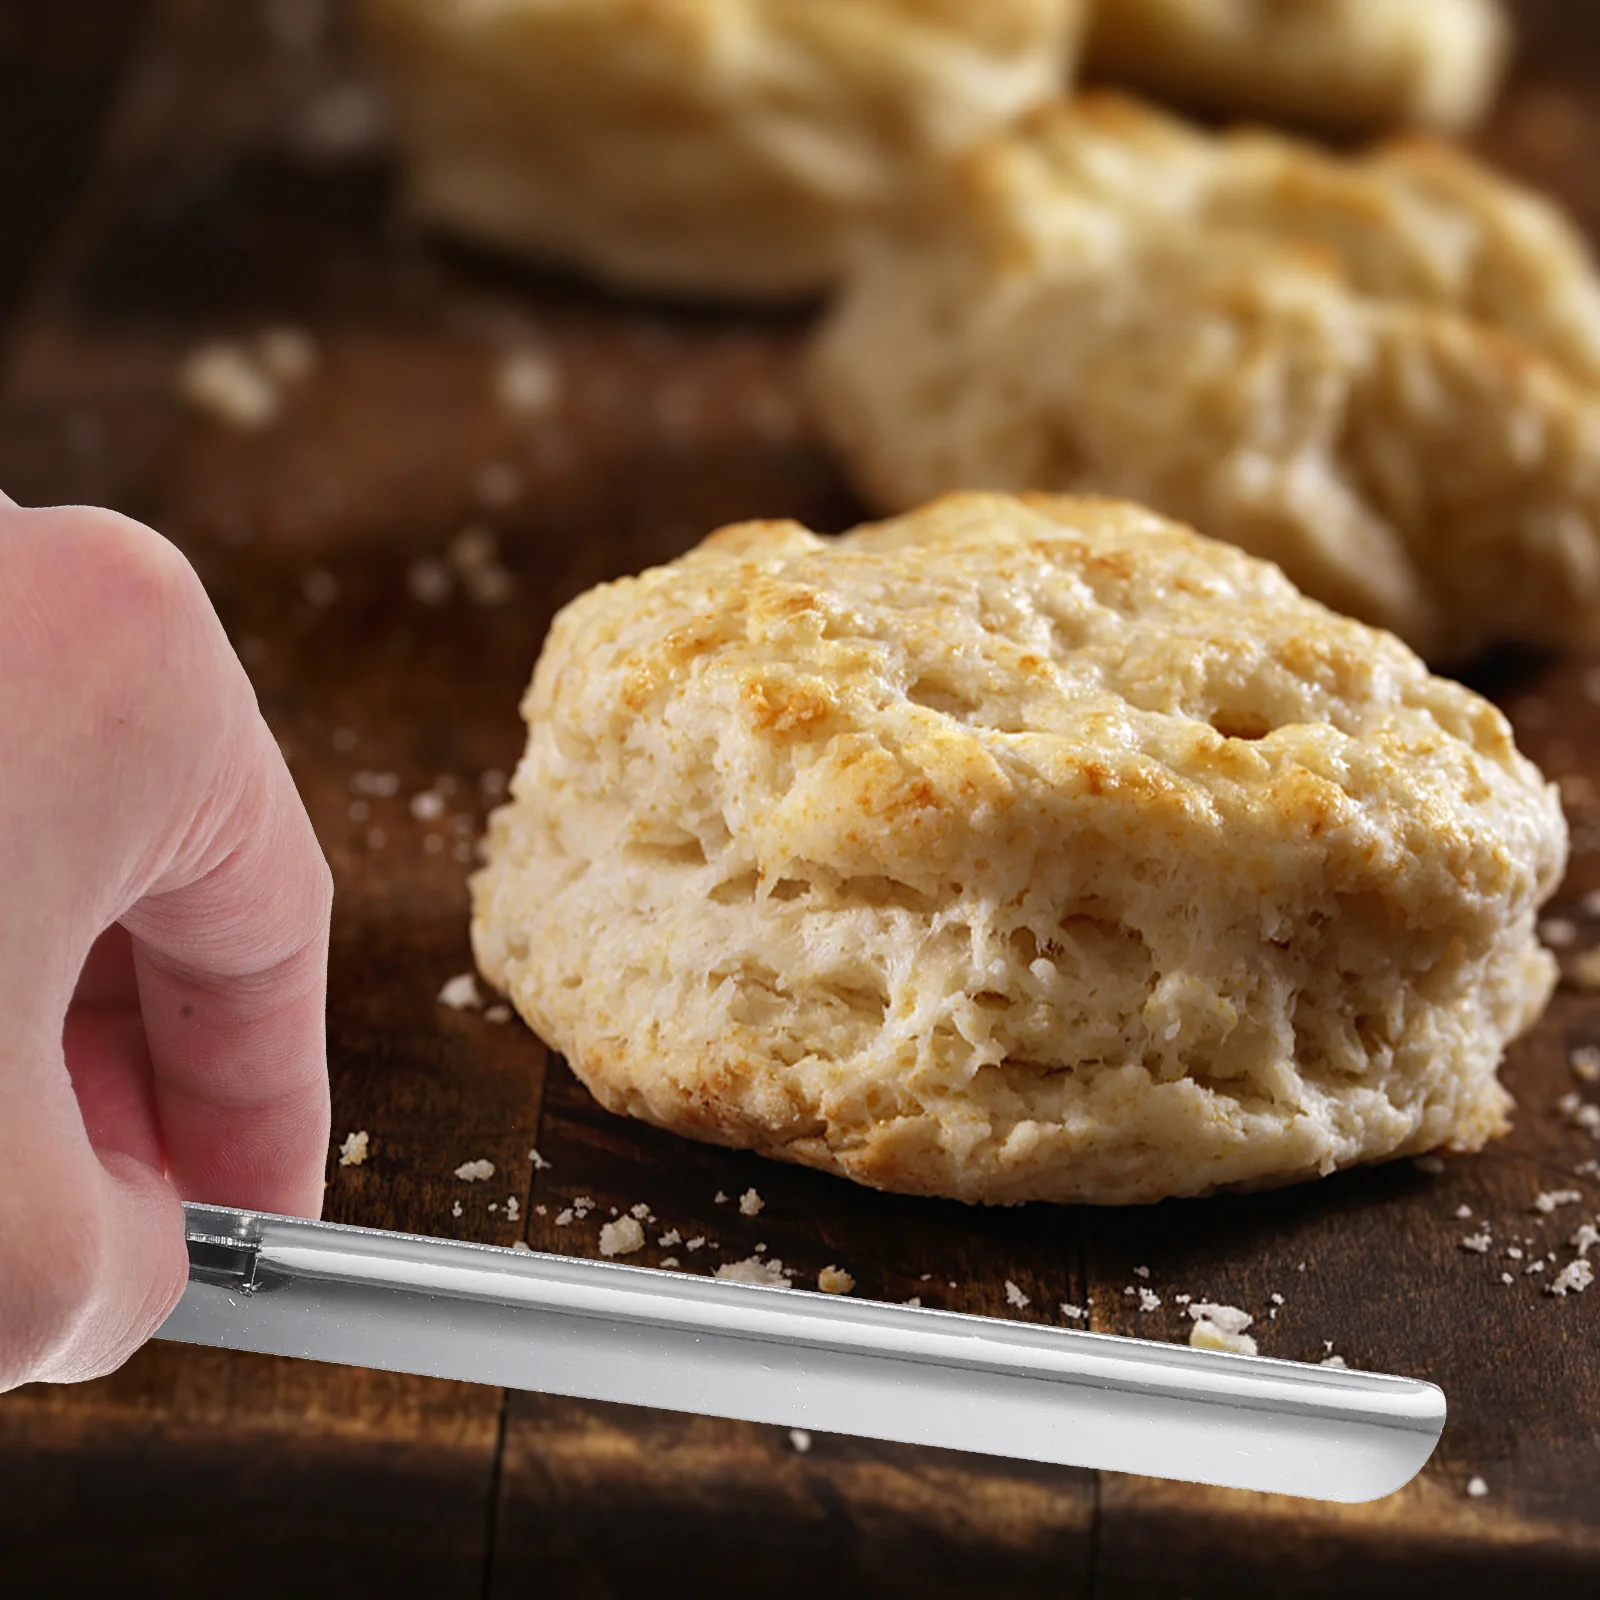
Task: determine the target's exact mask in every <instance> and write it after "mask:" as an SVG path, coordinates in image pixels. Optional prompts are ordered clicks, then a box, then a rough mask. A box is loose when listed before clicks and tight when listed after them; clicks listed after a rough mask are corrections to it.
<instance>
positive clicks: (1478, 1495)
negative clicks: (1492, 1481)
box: [1467, 1478, 1489, 1500]
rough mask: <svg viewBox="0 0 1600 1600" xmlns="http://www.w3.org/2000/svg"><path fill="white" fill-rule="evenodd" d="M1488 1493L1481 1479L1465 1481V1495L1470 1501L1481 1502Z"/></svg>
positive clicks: (1486, 1485)
mask: <svg viewBox="0 0 1600 1600" xmlns="http://www.w3.org/2000/svg"><path fill="white" fill-rule="evenodd" d="M1488 1492H1489V1485H1488V1484H1486V1483H1485V1482H1484V1481H1483V1479H1482V1478H1468V1479H1467V1493H1468V1495H1469V1496H1471V1498H1472V1499H1474V1500H1481V1499H1483V1497H1484V1496H1485V1495H1486V1494H1488Z"/></svg>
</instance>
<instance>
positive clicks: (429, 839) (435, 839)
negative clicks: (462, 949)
mask: <svg viewBox="0 0 1600 1600" xmlns="http://www.w3.org/2000/svg"><path fill="white" fill-rule="evenodd" d="M422 848H423V851H424V852H425V853H426V854H428V855H430V856H436V855H438V854H439V852H440V851H441V850H443V849H444V840H443V839H441V838H440V837H439V835H438V834H436V833H429V834H424V835H423V839H422ZM496 1009H498V1008H496ZM508 1020H509V1019H508Z"/></svg>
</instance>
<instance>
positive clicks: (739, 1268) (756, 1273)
mask: <svg viewBox="0 0 1600 1600" xmlns="http://www.w3.org/2000/svg"><path fill="white" fill-rule="evenodd" d="M712 1276H713V1277H717V1278H726V1279H728V1280H730V1281H731V1282H733V1283H765V1284H770V1285H771V1286H772V1287H774V1288H778V1289H784V1288H787V1287H788V1283H789V1280H788V1278H787V1277H785V1276H784V1271H783V1263H782V1262H781V1261H779V1260H778V1259H777V1258H776V1257H774V1258H773V1259H772V1260H771V1261H763V1260H762V1259H761V1257H760V1256H746V1257H745V1258H744V1260H743V1261H724V1262H723V1263H722V1265H721V1266H720V1267H718V1268H717V1270H716V1272H715V1273H713V1274H712Z"/></svg>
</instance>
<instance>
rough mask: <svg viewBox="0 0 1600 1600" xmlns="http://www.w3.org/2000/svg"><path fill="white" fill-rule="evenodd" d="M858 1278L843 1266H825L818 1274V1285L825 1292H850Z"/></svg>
mask: <svg viewBox="0 0 1600 1600" xmlns="http://www.w3.org/2000/svg"><path fill="white" fill-rule="evenodd" d="M855 1286H856V1280H855V1279H854V1278H852V1277H851V1276H850V1274H849V1273H848V1272H846V1271H845V1270H844V1268H843V1267H824V1268H823V1269H822V1271H821V1272H819V1273H818V1274H817V1287H818V1288H819V1289H820V1290H821V1291H822V1292H823V1293H824V1294H849V1293H850V1291H851V1290H852V1289H854V1288H855Z"/></svg>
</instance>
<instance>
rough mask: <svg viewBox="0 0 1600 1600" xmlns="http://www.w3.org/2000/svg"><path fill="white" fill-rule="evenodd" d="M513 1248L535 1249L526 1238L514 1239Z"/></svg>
mask: <svg viewBox="0 0 1600 1600" xmlns="http://www.w3.org/2000/svg"><path fill="white" fill-rule="evenodd" d="M511 1248H512V1249H513V1250H531V1249H533V1246H532V1245H531V1244H529V1243H528V1241H527V1240H526V1239H513V1240H512V1241H511Z"/></svg>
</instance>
